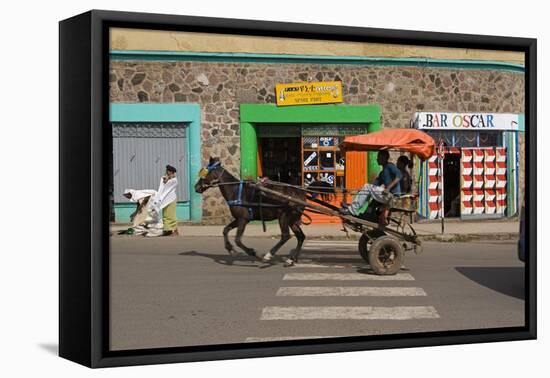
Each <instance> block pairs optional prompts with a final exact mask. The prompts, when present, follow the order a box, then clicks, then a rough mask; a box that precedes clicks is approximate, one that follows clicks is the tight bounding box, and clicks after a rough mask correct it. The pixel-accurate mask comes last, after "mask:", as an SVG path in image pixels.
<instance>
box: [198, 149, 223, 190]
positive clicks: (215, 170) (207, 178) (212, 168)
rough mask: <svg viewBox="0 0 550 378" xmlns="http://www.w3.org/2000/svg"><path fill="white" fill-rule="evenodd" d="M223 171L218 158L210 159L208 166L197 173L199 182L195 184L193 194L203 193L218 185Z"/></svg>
mask: <svg viewBox="0 0 550 378" xmlns="http://www.w3.org/2000/svg"><path fill="white" fill-rule="evenodd" d="M224 171H225V169H224V168H223V167H222V165H221V163H220V158H217V157H210V160H209V161H208V166H207V167H205V168H202V169H201V170H200V171H199V181H197V183H196V184H195V192H197V193H203V192H204V191H206V190H207V189H209V188H211V187H212V186H214V185H216V184H217V183H219V182H220V179H221V176H222V174H223V172H224Z"/></svg>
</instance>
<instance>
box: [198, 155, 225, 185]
mask: <svg viewBox="0 0 550 378" xmlns="http://www.w3.org/2000/svg"><path fill="white" fill-rule="evenodd" d="M218 168H222V171H221V173H220V174H219V175H218V177H217V178H216V179H214V180H212V181H210V183H208V184H205V183H203V184H202V186H203V187H204V190H206V189H209V188H212V187H214V186H218V184H219V183H220V180H221V177H222V176H223V174H224V173H225V168H224V167H222V165H221V163H220V162H219V161H216V162H214V163H212V164H209V165H208V166H207V167H206V168H203V169H205V170H207V173H206V174H205V175H204V176H205V177H206V175H207V174H209V173H211V172H212V171H214V170H216V169H218ZM199 175H200V174H199ZM201 178H202V179H204V177H202V176H201Z"/></svg>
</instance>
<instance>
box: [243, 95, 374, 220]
mask: <svg viewBox="0 0 550 378" xmlns="http://www.w3.org/2000/svg"><path fill="white" fill-rule="evenodd" d="M240 114H241V124H240V126H241V127H240V145H241V177H243V178H244V179H255V178H256V177H258V176H267V177H269V178H270V179H272V180H275V181H281V182H285V183H289V184H292V185H300V186H306V187H307V185H308V184H309V183H310V182H312V181H314V180H321V181H326V182H327V183H329V184H331V185H333V186H334V187H335V189H337V191H338V190H339V189H342V188H344V187H348V188H355V187H361V186H362V185H363V183H364V182H365V181H367V180H369V181H370V180H373V179H374V177H376V175H377V174H378V172H379V167H378V165H377V163H376V157H375V154H374V153H369V154H368V155H370V156H369V157H368V158H367V156H366V155H367V154H365V153H360V154H353V153H352V154H348V155H351V156H348V155H346V156H345V157H344V156H342V154H341V153H340V151H339V149H338V145H339V143H340V141H341V139H342V138H343V137H344V136H346V135H357V134H366V133H368V132H372V131H376V130H379V129H380V108H379V107H378V106H374V105H304V106H291V107H277V106H275V105H273V104H241V113H240ZM346 160H347V161H349V165H348V166H347V167H346V175H347V177H344V162H345V161H346ZM340 199H341V198H340ZM315 218H317V217H315ZM321 218H322V217H319V219H314V221H315V222H318V223H320V222H328V221H329V219H328V218H327V219H324V218H323V219H321Z"/></svg>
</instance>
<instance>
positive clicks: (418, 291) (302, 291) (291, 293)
mask: <svg viewBox="0 0 550 378" xmlns="http://www.w3.org/2000/svg"><path fill="white" fill-rule="evenodd" d="M277 296H278V297H285V296H286V297H339V296H340V297H421V296H426V292H425V291H424V290H423V289H422V288H419V287H363V286H358V287H357V286H356V287H350V286H344V287H333V286H330V287H325V286H320V287H301V286H299V287H281V288H279V290H278V291H277Z"/></svg>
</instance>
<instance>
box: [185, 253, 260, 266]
mask: <svg viewBox="0 0 550 378" xmlns="http://www.w3.org/2000/svg"><path fill="white" fill-rule="evenodd" d="M178 255H180V256H198V257H205V258H207V259H210V260H212V261H214V262H215V263H216V264H221V265H235V266H238V267H245V268H265V266H264V265H265V264H263V263H261V262H260V261H258V260H256V259H255V258H254V257H252V256H247V255H242V256H230V255H229V254H221V255H215V254H210V253H203V252H197V251H194V250H193V251H185V252H181V253H178ZM235 263H238V264H235ZM242 263H244V264H242Z"/></svg>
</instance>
